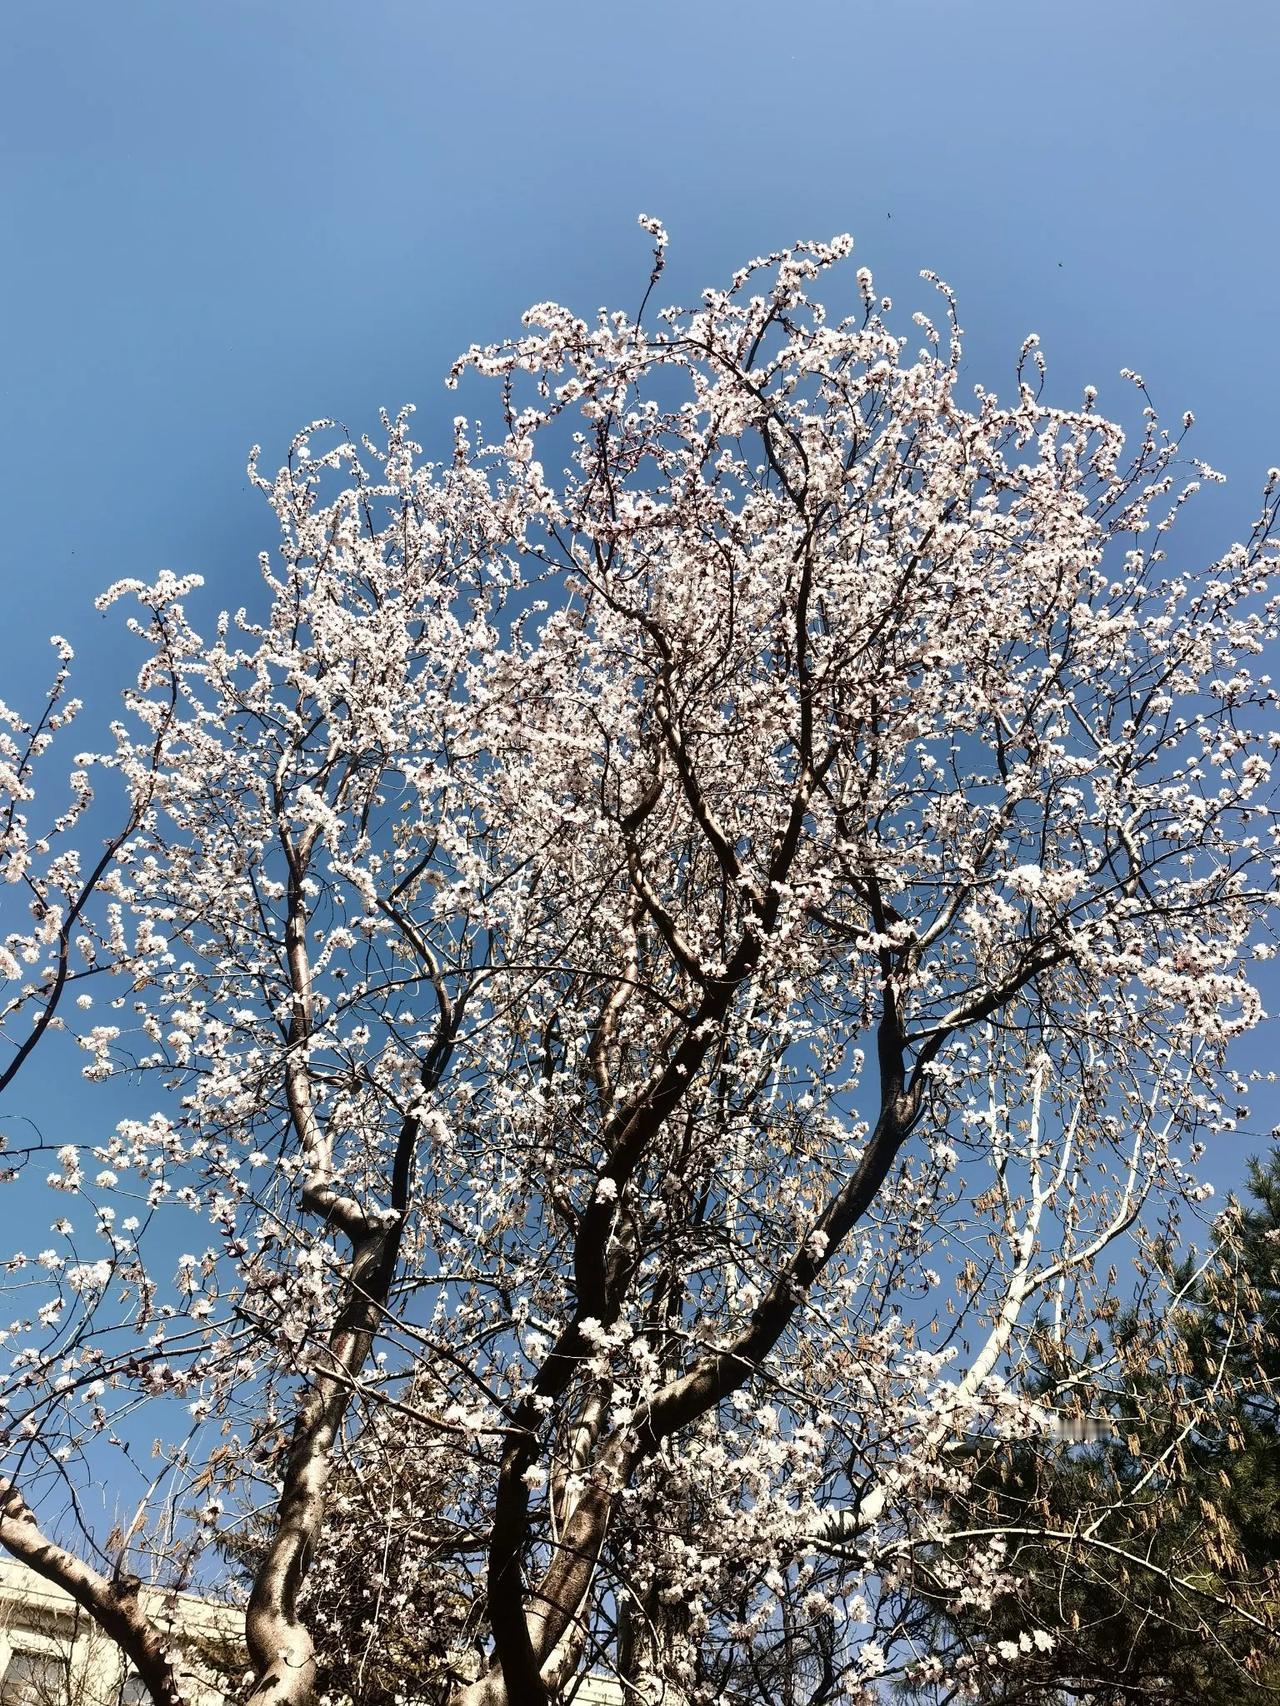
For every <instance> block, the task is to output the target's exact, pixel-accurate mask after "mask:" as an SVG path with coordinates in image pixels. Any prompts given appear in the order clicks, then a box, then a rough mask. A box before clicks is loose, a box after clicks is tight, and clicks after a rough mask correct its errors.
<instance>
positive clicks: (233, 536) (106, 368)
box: [0, 0, 1280, 1170]
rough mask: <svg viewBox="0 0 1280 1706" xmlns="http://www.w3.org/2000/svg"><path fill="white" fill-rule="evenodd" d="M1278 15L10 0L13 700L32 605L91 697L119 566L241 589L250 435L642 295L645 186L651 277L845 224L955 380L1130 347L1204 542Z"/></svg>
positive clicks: (1094, 368) (1262, 271)
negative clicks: (1022, 353)
mask: <svg viewBox="0 0 1280 1706" xmlns="http://www.w3.org/2000/svg"><path fill="white" fill-rule="evenodd" d="M1278 49H1280V8H1278V7H1277V6H1276V4H1275V0H1216V4H1214V5H1212V6H1206V5H1203V4H1192V3H1191V0H1165V3H1163V4H1155V3H1152V0H1105V3H1103V0H1071V3H1070V4H1060V3H1050V0H876V3H875V4H870V3H868V0H790V3H789V4H788V5H781V4H764V3H762V0H683V3H681V0H647V3H645V4H643V5H631V6H622V5H615V4H610V3H609V0H596V3H595V4H588V3H586V0H472V3H471V4H466V3H465V0H454V3H452V4H448V5H446V4H442V3H437V0H361V3H359V4H353V3H351V0H347V3H345V4H341V5H339V4H336V3H334V0H111V3H110V4H103V3H102V0H96V3H93V4H89V3H87V0H34V3H28V4H26V5H15V6H11V7H10V8H8V9H7V12H6V17H5V25H4V32H3V40H2V41H0V56H2V60H3V67H4V76H3V84H2V89H3V99H2V100H0V134H2V139H3V142H2V146H0V173H2V178H0V183H2V186H3V187H2V195H3V225H2V226H0V230H2V231H3V236H4V251H5V260H4V269H3V277H4V299H5V309H6V312H5V318H4V326H5V343H6V348H5V351H4V360H3V363H2V364H0V439H2V445H0V482H3V501H4V512H5V525H4V529H3V533H2V534H0V564H2V566H3V571H4V577H5V589H6V604H7V611H6V621H5V623H4V625H3V629H2V630H0V697H5V698H10V697H12V698H14V699H21V700H22V701H24V702H30V701H31V698H32V696H33V695H34V694H35V693H36V691H37V690H38V688H39V686H40V685H41V684H42V683H43V681H44V679H45V677H46V676H47V674H48V672H49V662H48V653H47V649H46V648H45V646H44V644H43V641H44V637H45V636H46V635H47V634H48V633H49V632H51V631H52V630H54V629H57V630H59V631H62V632H64V633H66V634H67V635H68V637H70V638H71V639H72V641H73V643H75V644H76V645H77V648H78V650H79V651H80V654H81V658H82V661H83V670H82V674H81V678H80V680H81V686H82V688H87V689H88V691H89V695H90V697H91V700H92V701H93V703H94V704H95V706H99V705H100V706H102V707H103V708H105V706H106V703H107V699H108V690H114V688H115V687H116V686H117V685H118V682H119V680H120V677H121V673H122V671H123V669H124V668H125V665H126V661H127V657H128V653H127V649H126V645H125V642H123V641H122V640H121V638H120V637H119V636H120V629H119V625H118V623H117V622H116V621H115V619H114V617H113V618H112V619H109V620H108V621H107V622H105V623H104V622H103V621H102V620H101V619H100V618H98V617H96V616H95V615H94V614H93V613H92V609H91V599H92V596H93V594H94V593H95V592H97V591H98V590H99V589H100V588H101V587H102V586H104V585H106V584H107V583H109V582H110V581H112V580H114V579H116V578H118V577H119V576H122V575H139V576H143V577H148V578H149V577H150V576H151V575H152V574H153V573H154V572H155V571H156V570H157V569H159V568H160V567H170V568H173V569H175V570H178V571H199V572H201V573H203V574H204V575H205V576H206V577H207V579H208V581H209V582H210V584H211V587H212V589H213V597H214V599H215V600H216V601H217V602H219V603H221V602H229V603H233V604H234V603H238V602H240V601H241V600H242V599H243V598H245V597H246V596H250V595H251V588H252V585H253V583H254V581H255V578H256V570H255V566H254V565H255V557H256V553H257V551H258V550H259V549H260V548H262V547H263V546H269V545H270V544H272V543H273V539H272V530H271V518H270V516H269V514H268V512H267V511H266V509H265V507H264V506H263V505H262V503H261V501H260V499H259V498H258V497H257V496H256V494H254V493H253V492H252V491H251V490H250V489H249V487H248V485H247V482H246V480H245V478H244V473H243V469H244V463H245V457H246V452H247V450H248V447H249V446H250V444H252V443H253V442H255V441H260V442H261V443H262V444H263V446H264V461H265V462H266V464H267V466H268V467H274V466H275V465H276V462H277V459H278V456H279V454H280V453H281V452H282V451H283V448H284V446H285V444H286V442H287V440H288V438H289V436H290V435H291V434H292V432H293V431H294V429H295V428H296V427H298V426H300V425H302V424H303V423H305V422H307V421H309V420H310V419H312V418H314V417H316V416H320V415H336V416H338V417H340V418H342V419H343V420H345V421H346V422H347V423H348V424H349V425H350V426H351V427H352V428H353V429H356V430H359V429H361V428H364V427H367V426H369V425H371V424H372V423H373V421H374V420H375V418H376V410H377V408H378V407H379V406H380V405H384V404H385V405H387V406H389V407H391V408H395V407H396V406H398V405H399V404H400V403H402V402H405V401H414V402H416V403H418V404H419V406H420V409H421V413H420V415H419V417H418V419H419V425H420V427H421V428H422V433H423V434H424V435H425V436H426V437H427V439H428V442H430V441H431V439H432V438H433V437H434V436H435V431H436V430H437V429H436V428H433V425H432V422H433V420H434V421H435V422H436V423H437V427H438V424H439V423H443V422H447V421H448V420H449V419H450V418H451V416H452V414H453V412H454V401H453V399H452V398H451V397H450V396H449V395H448V394H446V393H444V392H443V391H442V390H441V387H440V380H441V376H442V374H443V373H444V371H445V369H446V368H447V366H448V364H449V362H450V360H451V359H452V358H453V356H454V355H455V354H456V353H457V352H458V351H459V350H460V349H461V348H463V347H464V346H465V345H467V344H469V343H470V342H472V341H473V340H474V341H483V340H487V339H491V338H496V337H499V336H502V335H503V334H505V333H507V332H509V331H511V330H513V329H514V328H515V327H516V325H517V323H518V316H519V313H520V311H521V309H522V308H523V307H524V306H525V305H526V304H527V303H529V302H530V301H534V300H538V299H542V298H546V297H548V296H552V297H559V298H560V299H562V300H566V301H568V302H569V303H571V304H572V305H573V306H575V307H577V308H579V309H582V310H587V311H590V310H591V309H593V308H594V307H596V306H597V305H598V304H600V303H602V302H608V303H610V304H619V305H623V306H627V307H634V305H635V304H636V302H637V300H638V296H639V294H640V291H641V290H642V288H643V283H644V277H645V273H646V270H647V264H648V262H647V249H646V245H645V241H644V239H643V237H642V236H641V234H640V233H639V232H638V231H637V230H636V227H635V218H636V215H637V213H639V212H641V211H644V212H649V213H654V214H657V215H659V216H660V217H662V218H663V219H664V220H665V221H666V223H667V225H668V226H669V228H670V230H671V233H672V244H673V247H672V258H671V267H670V275H669V276H670V278H671V281H672V282H671V288H672V293H673V294H677V295H680V296H684V297H686V298H688V297H692V296H693V295H695V293H696V291H697V290H698V289H699V288H700V287H701V286H702V285H703V284H704V283H709V282H711V281H712V280H717V279H720V278H723V276H724V275H725V274H726V273H727V272H728V271H729V270H731V269H732V268H733V267H734V266H735V265H737V264H739V263H740V262H741V261H743V260H744V259H746V258H747V257H749V256H750V255H753V254H756V253H759V252H761V251H762V250H765V249H768V248H770V247H773V246H775V245H778V244H780V243H783V242H786V241H788V240H790V239H792V238H795V237H798V236H824V237H825V236H829V235H831V234H832V233H834V232H836V231H841V230H849V231H852V232H853V233H854V236H855V239H856V244H857V249H856V255H857V259H858V260H859V261H860V262H866V263H867V264H868V265H870V266H871V267H872V268H873V269H874V270H875V273H876V276H877V279H878V281H879V283H880V285H881V288H883V289H886V290H889V291H890V292H891V293H892V294H894V295H895V296H897V297H909V296H910V295H911V294H912V292H913V290H914V289H915V288H916V287H915V285H914V282H913V281H914V279H915V275H916V273H917V272H918V270H919V269H920V268H921V267H924V266H929V267H932V268H934V269H935V270H937V271H938V272H940V273H941V274H942V275H943V276H944V277H946V278H947V279H949V280H950V282H951V283H952V284H953V285H954V286H955V287H956V289H957V290H958V292H959V294H960V303H961V319H962V322H963V324H964V325H965V327H966V329H967V331H968V333H969V343H968V348H969V367H970V372H971V376H972V377H973V378H974V379H981V380H983V381H984V382H985V383H987V384H989V385H992V386H995V387H997V388H999V387H1001V386H1003V385H1005V384H1007V382H1008V379H1009V375H1010V373H1011V370H1012V365H1013V359H1014V355H1015V352H1016V349H1017V346H1018V344H1019V342H1020V341H1021V338H1022V336H1023V335H1024V333H1025V332H1027V331H1030V330H1035V331H1037V332H1039V333H1040V334H1041V336H1042V338H1043V340H1044V344H1045V348H1046V351H1047V354H1048V357H1049V361H1050V385H1051V389H1052V390H1053V391H1054V392H1055V393H1056V394H1057V395H1059V396H1061V397H1062V398H1063V399H1064V400H1067V399H1070V400H1074V398H1075V397H1076V396H1077V395H1078V390H1079V387H1080V386H1081V385H1082V384H1083V383H1085V382H1086V381H1092V382H1094V383H1096V384H1097V385H1098V386H1099V387H1100V388H1101V392H1102V398H1101V401H1102V404H1103V406H1104V407H1105V406H1106V405H1107V403H1108V401H1111V402H1112V404H1113V406H1114V407H1117V408H1118V407H1121V406H1122V398H1123V396H1124V394H1125V388H1123V387H1121V386H1120V385H1119V383H1118V381H1117V380H1116V377H1115V376H1116V373H1117V370H1118V369H1119V368H1120V367H1121V366H1122V365H1126V364H1127V365H1129V366H1132V367H1135V368H1137V369H1139V370H1140V371H1141V372H1142V373H1143V374H1144V375H1145V376H1146V377H1147V379H1148V382H1149V385H1150V388H1151V390H1152V393H1153V395H1154V397H1155V399H1156V401H1157V403H1158V404H1159V405H1160V407H1161V408H1162V410H1163V411H1165V412H1166V413H1167V414H1169V415H1170V416H1175V415H1177V414H1179V413H1180V412H1181V411H1182V410H1183V409H1184V408H1192V409H1194V410H1195V412H1196V414H1197V417H1198V420H1199V427H1198V430H1197V439H1196V443H1197V448H1198V450H1199V453H1200V454H1201V455H1203V456H1205V457H1206V458H1207V459H1208V460H1210V461H1212V462H1214V463H1215V464H1216V465H1218V466H1219V467H1221V468H1223V469H1224V470H1225V471H1226V472H1227V473H1228V474H1229V475H1230V476H1231V485H1230V486H1229V487H1228V488H1227V490H1226V493H1225V495H1222V496H1219V495H1218V494H1216V493H1215V494H1214V495H1213V497H1212V500H1211V506H1209V507H1208V512H1207V520H1206V522H1205V523H1203V524H1199V525H1203V526H1204V527H1205V537H1206V539H1208V538H1213V539H1215V540H1218V541H1220V542H1222V543H1225V541H1226V537H1227V535H1228V532H1229V531H1231V530H1233V529H1234V528H1236V527H1241V526H1244V525H1246V524H1247V521H1248V519H1249V518H1250V517H1251V516H1252V514H1253V513H1254V499H1255V495H1256V490H1257V487H1258V484H1259V481H1260V476H1261V472H1262V470H1263V469H1265V468H1266V466H1267V465H1268V464H1269V463H1276V462H1280V335H1278V334H1277V321H1276V312H1277V306H1278V303H1277V282H1276V281H1277V275H1278V271H1280V268H1278V266H1277V263H1278V262H1280V237H1278V236H1277V229H1276V222H1275V206H1276V171H1277V162H1278V161H1280V102H1278V101H1277V99H1276V95H1275V86H1276V75H1277V64H1278V63H1280V54H1278V52H1277V50H1278ZM1228 1170H1230V1169H1228Z"/></svg>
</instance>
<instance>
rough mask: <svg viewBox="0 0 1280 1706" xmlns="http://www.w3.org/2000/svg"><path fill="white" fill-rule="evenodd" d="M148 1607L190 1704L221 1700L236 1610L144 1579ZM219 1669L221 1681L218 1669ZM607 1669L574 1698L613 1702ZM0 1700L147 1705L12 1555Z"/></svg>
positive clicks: (0, 1617)
mask: <svg viewBox="0 0 1280 1706" xmlns="http://www.w3.org/2000/svg"><path fill="white" fill-rule="evenodd" d="M143 1598H144V1601H145V1602H146V1605H147V1610H148V1611H149V1613H150V1615H151V1617H152V1618H153V1619H154V1621H155V1622H157V1623H158V1624H160V1625H161V1626H162V1627H164V1626H167V1627H168V1628H169V1629H170V1630H172V1632H173V1635H174V1638H175V1643H176V1645H177V1646H178V1647H179V1648H180V1650H181V1651H182V1653H183V1654H184V1670H185V1676H184V1681H185V1682H186V1683H187V1687H188V1689H189V1690H190V1697H191V1699H192V1700H193V1702H194V1703H195V1706H227V1703H228V1700H229V1699H235V1698H238V1697H239V1693H240V1691H239V1690H236V1691H235V1693H234V1694H232V1695H230V1696H229V1695H228V1693H227V1686H226V1678H227V1677H228V1676H234V1677H236V1678H237V1679H238V1678H239V1677H240V1676H241V1675H243V1672H244V1622H243V1617H244V1613H243V1611H242V1610H241V1609H240V1608H239V1607H237V1606H233V1605H225V1604H219V1603H218V1602H217V1601H214V1600H207V1599H199V1598H197V1597H196V1596H195V1595H194V1594H186V1593H169V1594H165V1593H160V1592H159V1591H157V1590H153V1589H146V1588H144V1589H143ZM220 1677H221V1679H222V1680H221V1681H220V1680H219V1678H220ZM622 1697H623V1694H622V1689H621V1688H620V1687H619V1685H618V1684H617V1683H616V1682H614V1681H613V1680H612V1679H611V1678H608V1677H603V1676H588V1677H585V1678H584V1679H583V1681H582V1682H581V1684H580V1685H579V1687H578V1689H577V1691H576V1693H575V1695H574V1703H575V1706H620V1702H621V1701H622ZM0 1706H150V1696H149V1695H148V1693H147V1691H146V1689H145V1687H144V1686H143V1684H142V1681H141V1679H140V1678H139V1677H137V1676H134V1675H131V1674H130V1671H129V1667H128V1664H127V1662H126V1660H125V1657H124V1655H123V1653H121V1651H120V1649H119V1647H117V1646H116V1644H115V1642H114V1641H112V1640H110V1639H109V1638H108V1637H107V1636H106V1635H104V1634H103V1633H102V1631H101V1630H100V1629H99V1628H98V1626H97V1625H96V1624H95V1623H94V1622H93V1620H92V1618H90V1617H87V1616H86V1615H85V1613H84V1612H83V1611H81V1609H80V1607H79V1606H78V1605H77V1604H76V1602H75V1601H74V1600H73V1599H72V1598H71V1596H70V1594H68V1593H66V1592H64V1591H63V1590H62V1589H61V1588H56V1587H54V1586H53V1585H52V1584H51V1583H49V1582H47V1581H45V1579H44V1578H43V1576H39V1575H37V1574H36V1572H35V1571H34V1570H31V1569H28V1567H27V1566H26V1565H25V1564H20V1563H18V1562H16V1561H15V1560H6V1561H0Z"/></svg>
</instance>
